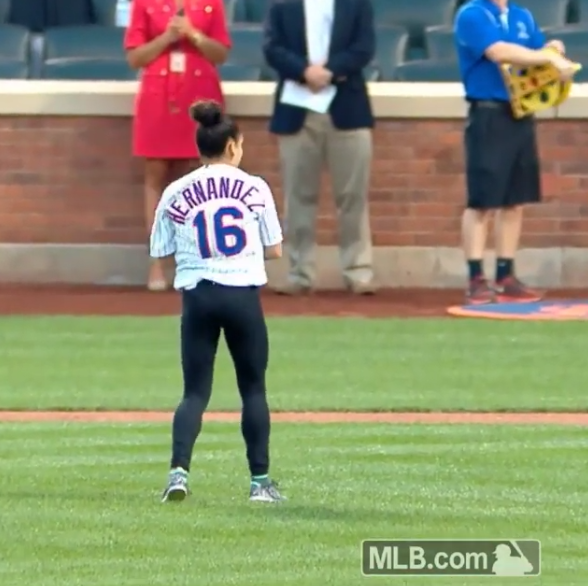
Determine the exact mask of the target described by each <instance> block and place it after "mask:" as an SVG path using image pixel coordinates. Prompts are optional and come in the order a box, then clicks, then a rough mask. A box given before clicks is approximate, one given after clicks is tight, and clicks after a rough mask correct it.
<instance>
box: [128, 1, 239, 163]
mask: <svg viewBox="0 0 588 586" xmlns="http://www.w3.org/2000/svg"><path fill="white" fill-rule="evenodd" d="M176 11H177V7H176V3H175V1H174V0H133V8H132V14H131V20H130V23H129V28H128V29H127V31H126V35H125V49H126V50H129V49H134V48H136V47H139V46H141V45H144V44H145V43H148V42H149V41H151V40H153V39H154V38H155V37H157V36H159V35H161V34H162V33H163V32H164V31H165V29H166V27H167V25H168V23H169V21H170V19H171V18H172V17H173V16H174V14H175V13H176ZM184 11H185V16H186V17H187V18H188V19H189V20H190V22H191V23H192V26H193V27H194V28H196V29H198V30H199V31H200V32H202V33H203V34H204V35H206V36H207V37H209V38H211V39H214V40H215V41H218V42H219V43H222V44H223V45H225V46H226V47H228V48H230V46H231V41H230V37H229V32H228V30H227V24H226V20H225V10H224V4H223V0H185V2H184ZM178 52H179V53H182V54H183V55H184V56H185V57H183V59H182V60H183V62H184V65H185V66H184V67H183V69H184V71H183V73H176V72H173V71H171V70H170V69H178V67H177V66H173V65H172V66H171V67H170V65H171V63H172V60H173V59H174V57H177V53H178ZM174 53H175V56H174ZM176 63H177V61H176ZM196 100H216V101H217V102H219V103H221V104H224V100H223V95H222V89H221V82H220V76H219V74H218V71H217V69H216V67H215V65H214V64H212V63H211V62H210V61H208V60H207V59H206V58H205V57H204V56H203V55H202V54H201V53H200V52H199V51H198V50H197V49H196V47H194V45H192V44H191V43H190V41H188V40H185V39H182V40H181V41H179V42H178V43H177V44H176V46H174V47H170V48H169V49H167V50H166V51H164V52H163V53H162V54H161V55H160V56H159V57H157V58H156V59H155V60H154V61H152V62H151V63H150V64H149V65H147V67H145V69H144V70H143V71H142V73H141V81H140V88H139V93H138V94H137V97H136V99H135V116H134V120H133V154H134V155H135V156H137V157H145V158H149V159H195V158H197V157H198V149H197V148H196V145H195V142H194V132H195V125H194V122H193V121H192V120H191V119H190V116H189V113H188V110H189V107H190V105H191V104H192V103H193V102H195V101H196Z"/></svg>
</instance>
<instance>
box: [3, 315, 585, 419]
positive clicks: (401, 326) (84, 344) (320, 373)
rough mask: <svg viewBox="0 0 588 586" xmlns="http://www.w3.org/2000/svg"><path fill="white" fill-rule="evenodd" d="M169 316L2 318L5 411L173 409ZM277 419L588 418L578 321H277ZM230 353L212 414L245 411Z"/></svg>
mask: <svg viewBox="0 0 588 586" xmlns="http://www.w3.org/2000/svg"><path fill="white" fill-rule="evenodd" d="M177 332H178V323H177V320H176V319H174V318H152V319H146V318H118V319H113V318H110V319H108V318H103V317H99V318H75V319H73V318H12V319H9V318H3V319H2V322H1V327H0V346H1V347H2V359H1V360H0V380H1V381H2V385H0V405H1V406H2V407H3V408H4V409H30V408H36V409H148V410H158V409H172V408H174V407H175V405H176V403H177V400H178V397H179V394H180V384H181V382H180V370H179V361H178V338H177ZM270 335H271V367H270V373H269V383H268V384H269V392H270V395H271V404H272V407H273V408H274V409H276V410H349V411H355V410H372V411H374V410H379V411H380V410H383V411H390V410H420V411H422V410H424V411H436V410H485V411H495V410H531V411H536V410H546V411H553V410H571V411H584V410H588V394H587V393H586V391H585V388H586V371H585V364H586V348H587V347H588V330H587V329H586V325H585V324H584V323H583V322H570V323H538V322H531V323H520V322H492V321H487V322H485V321H476V320H449V319H440V320H433V319H431V320H393V319H389V320H362V319H343V318H339V319H317V318H315V319H312V318H290V319H273V320H271V323H270ZM238 401H239V399H238V395H237V392H236V389H235V382H234V375H233V371H232V366H231V364H230V362H229V360H228V356H227V352H226V351H225V348H224V345H223V344H221V352H220V356H219V360H218V368H217V374H216V377H215V390H214V395H213V398H212V401H211V406H210V407H211V409H222V410H234V409H238V408H239V403H238Z"/></svg>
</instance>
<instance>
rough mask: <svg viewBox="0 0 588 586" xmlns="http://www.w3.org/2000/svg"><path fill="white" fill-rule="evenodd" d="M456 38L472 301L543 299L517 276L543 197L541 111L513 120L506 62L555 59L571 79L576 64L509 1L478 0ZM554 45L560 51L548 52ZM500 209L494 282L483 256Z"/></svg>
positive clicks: (465, 9) (460, 17) (463, 13)
mask: <svg viewBox="0 0 588 586" xmlns="http://www.w3.org/2000/svg"><path fill="white" fill-rule="evenodd" d="M455 40H456V47H457V53H458V58H459V65H460V70H461V77H462V81H463V84H464V87H465V93H466V99H467V100H468V102H469V103H470V110H469V114H468V121H467V125H466V130H465V150H466V176H467V191H468V201H467V209H466V211H465V212H464V216H463V241H464V248H465V254H466V257H467V260H468V271H469V287H468V290H467V295H466V298H467V302H468V303H472V304H479V303H493V302H509V301H510V302H512V301H535V300H539V299H540V298H541V295H540V294H539V293H537V292H536V291H532V290H531V289H529V288H528V287H526V286H525V285H524V284H523V283H521V281H519V280H518V279H517V277H516V273H515V270H514V258H515V255H516V252H517V249H518V246H519V240H520V234H521V226H522V220H523V206H524V205H525V204H531V203H538V202H539V201H540V200H541V187H540V169H539V157H538V153H537V144H536V137H535V122H534V118H533V116H528V117H525V118H522V119H516V118H514V117H513V114H512V110H511V107H510V103H509V95H508V91H507V89H506V85H505V83H504V80H503V78H502V74H501V72H500V64H501V63H510V64H516V65H518V66H521V67H528V66H532V65H545V64H552V65H553V66H555V67H556V68H557V70H558V71H559V72H560V74H561V78H562V80H563V79H570V78H571V77H572V75H573V73H574V69H573V67H574V66H573V63H571V62H570V61H569V60H568V59H566V58H565V57H564V56H563V53H564V51H565V49H564V46H563V44H562V43H561V42H560V41H552V42H551V43H549V44H548V45H545V39H544V36H543V33H542V32H541V30H540V29H539V27H538V26H537V24H536V22H535V19H534V18H533V15H532V14H531V13H530V12H529V10H527V9H526V8H523V7H521V6H518V5H516V4H514V3H513V2H509V1H508V0H471V1H470V2H467V3H466V4H465V5H463V6H462V7H461V8H460V10H459V11H458V13H457V15H456V19H455ZM545 46H552V47H553V48H555V49H557V52H556V51H541V50H540V49H543V48H544V47H545ZM494 211H497V212H498V213H497V214H496V218H495V223H496V242H495V246H496V256H497V266H496V278H495V285H493V286H491V285H490V284H489V283H488V281H487V280H486V278H485V276H484V271H483V268H482V259H483V255H484V250H485V248H486V240H487V234H488V224H489V220H490V218H491V216H492V213H493V212H494Z"/></svg>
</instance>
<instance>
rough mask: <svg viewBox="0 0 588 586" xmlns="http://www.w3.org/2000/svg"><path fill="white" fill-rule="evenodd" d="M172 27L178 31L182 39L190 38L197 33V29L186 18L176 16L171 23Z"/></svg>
mask: <svg viewBox="0 0 588 586" xmlns="http://www.w3.org/2000/svg"><path fill="white" fill-rule="evenodd" d="M170 25H171V26H172V27H173V29H174V30H176V31H178V34H179V35H180V36H181V37H185V38H188V37H191V36H192V35H193V34H194V33H195V32H196V29H195V28H194V27H193V26H192V23H191V22H190V21H189V19H188V18H187V17H186V16H178V15H176V16H174V17H173V18H172V19H171V21H170Z"/></svg>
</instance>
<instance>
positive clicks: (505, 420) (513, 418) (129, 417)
mask: <svg viewBox="0 0 588 586" xmlns="http://www.w3.org/2000/svg"><path fill="white" fill-rule="evenodd" d="M240 416H241V415H240V413H213V412H211V413H206V414H205V416H204V419H205V420H206V421H216V422H224V423H227V422H231V423H235V422H238V421H239V419H240ZM171 418H172V414H171V413H165V412H155V411H103V412H94V411H0V422H19V423H31V422H37V423H41V422H57V423H62V422H79V423H169V422H170V421H171ZM272 420H273V421H274V422H282V423H313V424H321V423H388V424H414V423H421V424H468V423H469V424H478V425H480V424H481V425H485V424H508V425H526V424H534V425H581V426H587V425H588V413H343V412H339V413H327V412H323V413H318V412H314V413H310V412H307V413H304V412H292V413H287V412H280V413H274V414H273V415H272Z"/></svg>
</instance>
